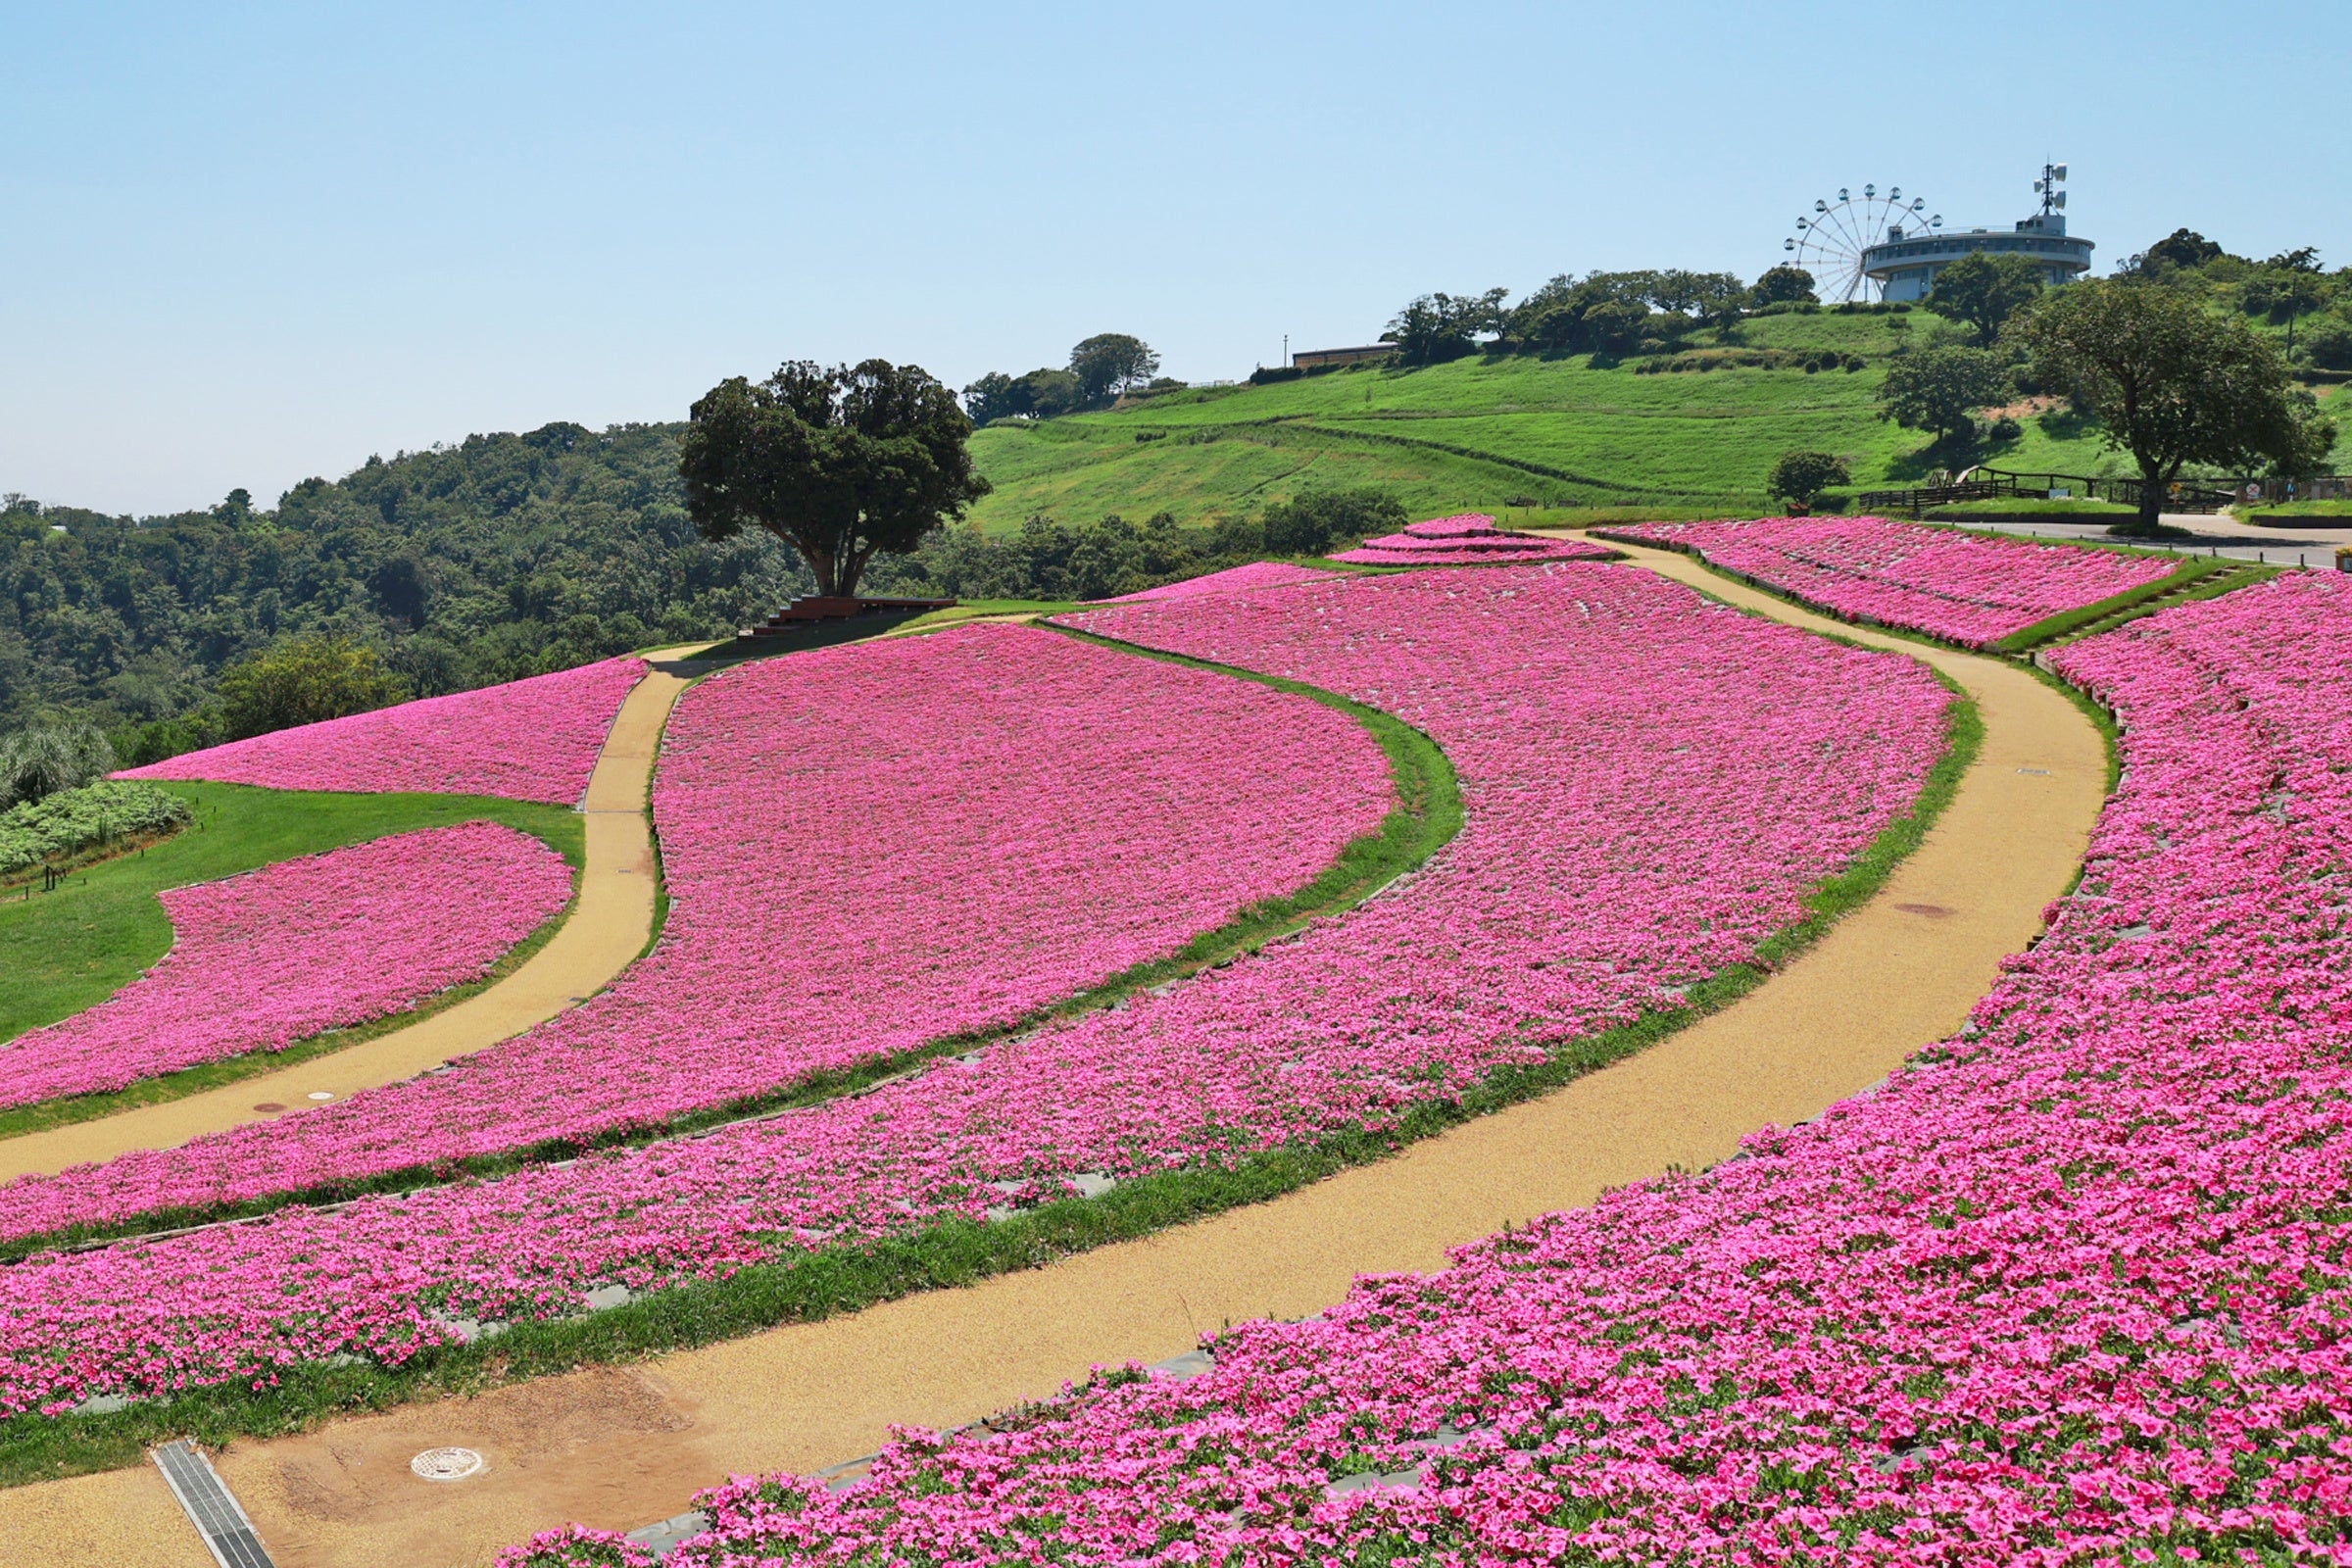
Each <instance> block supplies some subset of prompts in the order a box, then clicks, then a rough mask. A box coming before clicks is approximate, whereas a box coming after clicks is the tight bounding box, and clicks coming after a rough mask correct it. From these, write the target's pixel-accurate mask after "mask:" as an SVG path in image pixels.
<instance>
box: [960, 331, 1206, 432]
mask: <svg viewBox="0 0 2352 1568" xmlns="http://www.w3.org/2000/svg"><path fill="white" fill-rule="evenodd" d="M1158 371H1159V356H1158V355H1157V354H1156V353H1154V352H1153V351H1152V346H1151V345H1150V344H1149V343H1146V342H1145V341H1144V340H1143V339H1142V338H1140V337H1136V336H1135V335H1133V334H1132V333H1128V332H1097V333H1096V334H1095V335H1094V336H1093V337H1090V338H1085V339H1083V340H1081V341H1080V342H1079V343H1078V344H1076V345H1075V346H1074V347H1072V348H1071V350H1070V364H1069V368H1067V369H1061V370H1056V369H1054V368H1050V367H1040V368H1037V369H1034V370H1031V371H1030V372H1029V373H1028V374H1027V375H1007V374H1005V372H1004V371H1003V370H991V371H989V372H988V373H987V374H986V375H984V376H982V377H980V379H979V380H977V381H974V382H973V383H972V384H971V385H970V386H967V387H965V388H964V389H963V408H964V412H965V413H967V414H969V415H970V416H971V417H972V422H973V423H974V424H989V423H992V422H994V421H995V420H998V419H1050V418H1053V417H1054V416H1056V415H1061V414H1075V413H1077V412H1078V411H1079V410H1081V409H1096V408H1103V407H1104V406H1106V405H1108V404H1109V403H1110V401H1111V400H1112V399H1113V398H1116V397H1118V396H1119V395H1120V394H1121V393H1125V392H1132V391H1135V390H1137V389H1138V388H1144V387H1147V386H1149V387H1154V388H1166V387H1175V386H1181V385H1183V384H1184V383H1182V382H1181V381H1167V380H1153V379H1152V378H1153V376H1155V375H1156V374H1157V373H1158Z"/></svg>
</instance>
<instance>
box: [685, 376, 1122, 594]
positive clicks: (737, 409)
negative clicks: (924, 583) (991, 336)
mask: <svg viewBox="0 0 2352 1568" xmlns="http://www.w3.org/2000/svg"><path fill="white" fill-rule="evenodd" d="M1082 346H1083V345H1082ZM971 435H972V421H971V419H970V417H967V416H966V415H965V414H964V412H963V410H962V409H961V408H960V407H958V406H957V404H956V397H955V394H954V393H952V392H950V391H949V390H948V389H947V388H946V387H944V386H942V385H940V384H939V382H938V381H936V380H934V379H933V378H932V377H931V374H930V372H928V371H926V370H925V369H923V368H922V367H920V366H918V365H893V364H891V363H890V362H889V361H888V360H866V361H863V362H862V363H860V364H858V365H854V366H851V365H838V366H834V367H832V368H829V369H828V368H824V367H821V366H818V365H816V364H815V363H814V362H812V361H809V360H793V361H789V362H787V363H786V364H785V365H784V366H782V367H781V368H778V369H777V371H776V373H775V374H773V375H771V376H769V377H768V378H767V379H766V380H764V381H761V382H760V383H759V384H758V385H757V386H755V385H753V384H752V383H751V382H750V381H748V380H746V379H744V378H743V377H742V376H740V375H738V376H734V377H731V378H730V379H728V380H725V381H721V382H720V383H719V384H718V385H717V386H715V387H712V388H711V390H710V392H708V393H706V394H705V395H704V396H703V397H702V398H701V399H700V400H698V401H697V402H696V403H695V405H694V410H693V414H692V417H690V418H689V419H688V421H687V425H686V433H685V434H684V435H683V436H682V437H680V438H679V442H678V471H679V473H680V474H681V475H683V476H684V478H685V481H686V511H687V514H688V515H690V516H692V517H693V518H694V521H695V526H696V527H698V528H700V529H701V530H702V534H703V537H704V538H705V539H709V540H712V541H723V540H727V539H732V538H734V537H735V536H736V535H737V534H739V533H742V532H743V531H744V530H745V529H746V528H764V529H766V530H767V531H768V532H769V533H771V534H774V535H775V536H776V537H777V538H778V539H781V540H783V541H784V542H785V543H786V544H789V545H790V546H792V548H793V549H794V550H795V551H796V552H798V553H799V555H800V558H801V560H802V561H803V562H805V563H806V564H808V567H809V571H810V572H811V573H812V574H813V575H814V576H815V578H816V591H817V592H818V593H820V594H826V595H837V594H855V593H856V592H857V591H858V580H859V579H860V578H861V577H863V576H864V575H865V568H866V564H868V563H869V562H871V561H872V560H873V559H874V557H876V556H877V555H905V554H907V552H908V551H910V550H912V549H913V548H914V547H915V545H916V544H918V543H919V542H920V541H921V540H922V538H923V536H924V535H925V534H927V533H929V532H931V530H932V529H934V528H937V527H940V526H942V525H943V524H946V523H950V522H955V521H957V520H959V519H960V518H961V517H962V516H963V514H964V510H965V509H966V508H967V507H969V506H970V505H971V504H972V503H973V502H975V501H977V500H979V499H980V498H981V497H982V496H984V495H986V494H988V490H989V485H988V481H987V480H986V479H984V478H982V477H981V476H980V474H979V472H978V470H976V469H975V468H974V467H973V466H972V456H971V452H970V450H969V449H968V446H967V443H968V442H969V441H970V440H971Z"/></svg>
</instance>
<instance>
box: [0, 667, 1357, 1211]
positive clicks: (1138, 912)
mask: <svg viewBox="0 0 2352 1568" xmlns="http://www.w3.org/2000/svg"><path fill="white" fill-rule="evenodd" d="M1394 801H1395V790H1394V788H1393V786H1392V784H1391V781H1390V776H1389V770H1388V763H1387V760H1386V759H1385V758H1384V757H1383V756H1382V754H1381V750H1380V745H1379V743H1378V742H1377V741H1376V740H1374V739H1373V738H1372V737H1371V735H1369V734H1368V733H1367V732H1366V731H1365V730H1364V729H1363V727H1362V726H1361V725H1359V724H1357V723H1356V722H1355V721H1354V720H1353V719H1351V718H1349V717H1348V715H1346V714H1345V713H1342V712H1339V711H1334V710H1333V709H1330V708H1327V707H1324V706H1323V705H1321V704H1319V703H1316V702H1313V701H1311V700H1309V699H1307V698H1304V697H1299V696H1296V695H1293V694H1290V693H1286V692H1280V691H1276V690H1273V689H1271V688H1269V687H1266V686H1262V685H1259V684H1257V683H1255V682H1251V681H1245V680H1237V679H1235V678H1233V677H1232V676H1230V675H1224V674H1219V673H1215V672H1213V671H1206V670H1200V669H1191V668H1186V667H1184V666H1181V665H1177V664H1171V663H1168V662H1164V661H1159V660H1148V659H1138V658H1136V657H1135V656H1134V655H1132V654H1127V653H1121V652H1118V651H1116V650H1111V649H1105V648H1100V647H1095V646H1092V645H1089V644H1086V643H1083V642H1080V641H1079V640H1077V639H1075V638H1071V637H1065V636H1061V635H1059V634H1057V633H1054V632H1049V631H1041V630H1037V629H1034V628H1030V627H1022V626H989V625H982V626H972V627H965V628H961V629H956V630H950V631H946V632H939V633H934V634H932V635H929V636H925V637H918V638H907V639H900V640H897V641H893V642H889V643H884V644H879V645H875V646H870V647H842V648H836V649H827V650H820V651H816V652H811V653H808V654H802V655H794V656H792V657H790V658H785V659H773V660H763V661H760V662H753V663H749V664H743V665H739V666H738V667H736V668H734V669H732V670H729V671H726V672H725V673H723V674H719V675H716V676H713V677H712V678H711V679H710V680H708V681H705V682H703V683H702V684H700V685H698V686H696V687H694V688H693V689H692V690H691V691H690V692H689V693H688V694H687V695H686V696H685V697H684V698H683V699H681V700H680V702H679V704H678V707H677V709H676V711H675V712H674V714H673V716H672V718H671V720H670V725H669V732H668V736H667V740H666V743H665V746H664V750H663V755H662V764H661V770H660V774H659V779H658V782H657V785H656V788H655V792H654V811H655V820H656V823H657V824H658V826H659V828H660V830H661V842H662V865H663V871H664V878H665V883H666V886H667V888H668V890H669V894H670V901H671V902H670V911H669V917H668V923H667V925H666V927H665V928H664V932H663V936H662V942H661V944H660V946H659V947H657V948H656V950H655V951H654V953H653V955H652V956H650V957H648V958H647V959H645V960H644V961H642V962H640V963H638V964H637V965H636V966H634V967H633V968H631V969H630V970H629V971H628V972H627V973H626V974H624V975H623V976H622V977H621V979H620V980H619V981H618V982H617V983H616V984H615V985H613V987H612V988H611V989H610V990H608V991H606V992H604V993H603V994H601V995H599V996H597V997H595V998H594V999H592V1000H591V1001H589V1002H588V1003H587V1004H586V1005H583V1006H580V1007H576V1008H573V1009H572V1010H570V1011H568V1012H565V1013H564V1014H562V1015H560V1016H558V1017H556V1018H554V1019H551V1020H549V1021H548V1022H547V1023H545V1024H542V1025H540V1026H539V1027H538V1028H537V1029H535V1030H533V1031H531V1032H530V1033H529V1034H526V1035H523V1036H521V1037H520V1038H518V1039H515V1040H513V1041H509V1042H506V1043H504V1044H502V1045H499V1046H495V1047H493V1048H491V1049H490V1050H488V1051H484V1052H481V1053H478V1054H474V1055H471V1056H466V1057H464V1058H462V1059H460V1060H458V1061H456V1062H454V1063H452V1064H451V1065H450V1066H449V1067H447V1068H446V1069H444V1070H442V1071H439V1072H436V1073H433V1074H430V1075H427V1076H425V1077H422V1078H416V1079H411V1080H409V1081H407V1082H405V1083H398V1084H392V1085H388V1086H386V1087H384V1088H381V1089H374V1090H368V1091H364V1092H362V1093H360V1094H357V1095H354V1096H352V1097H351V1098H350V1099H348V1100H345V1101H341V1102H338V1103H335V1104H332V1105H327V1106H323V1107H320V1108H318V1109H315V1110H306V1111H304V1112H302V1113H301V1114H299V1115H295V1116H290V1117H284V1118H280V1119H278V1120H275V1121H272V1122H269V1123H265V1124H256V1125H251V1126H245V1127H239V1128H236V1129H233V1130H231V1131H228V1132H225V1133H221V1134H216V1135H213V1136H209V1137H205V1138H200V1139H197V1140H195V1141H194V1142H192V1143H189V1144H186V1145H183V1146H181V1147H179V1148H176V1149H171V1150H159V1151H153V1152H141V1153H135V1154H128V1155H124V1156H123V1157H121V1158H119V1159H117V1160H115V1161H113V1162H112V1163H110V1164H107V1165H104V1166H98V1167H91V1168H86V1169H83V1170H79V1171H74V1172H69V1173H66V1174H65V1175H63V1176H60V1177H57V1178H50V1179H44V1178H31V1179H27V1180H25V1181H20V1182H18V1183H15V1184H13V1185H11V1186H8V1187H5V1188H0V1235H13V1236H20V1237H21V1236H25V1235H27V1234H32V1233H36V1232H48V1231H54V1230H56V1229H58V1228H60V1227H61V1226H62V1225H70V1224H73V1223H74V1222H76V1221H80V1222H85V1223H86V1222H90V1221H97V1222H101V1223H108V1222H118V1221H119V1220H120V1218H121V1217H122V1216H124V1215H128V1214H136V1213H139V1212H143V1211H149V1210H156V1209H164V1208H178V1207H198V1206H202V1205H203V1204H206V1203H223V1202H237V1201H249V1200H253V1199H257V1198H263V1197H268V1196H271V1195H278V1194H284V1193H287V1192H295V1191H304V1190H315V1189H318V1188H319V1187H321V1186H323V1185H326V1184H329V1183H336V1182H353V1181H358V1180H361V1179H365V1178H368V1177H373V1176H378V1175H381V1174H383V1173H384V1172H386V1171H391V1170H400V1169H410V1168H417V1167H425V1168H431V1167H436V1166H438V1167H446V1166H447V1165H449V1164H450V1163H451V1162H453V1161H457V1160H461V1159H465V1158H467V1157H471V1156H478V1155H485V1154H499V1153H506V1152H513V1151H515V1150H518V1149H526V1148H532V1147H535V1146H541V1145H546V1144H550V1143H552V1142H561V1143H563V1144H564V1145H565V1146H566V1147H569V1148H577V1147H580V1146H582V1145H586V1144H589V1143H592V1142H595V1141H597V1140H600V1139H608V1138H610V1137H612V1136H613V1135H614V1134H617V1133H623V1132H628V1131H631V1130H636V1129H642V1128H648V1127H658V1126H661V1125H662V1124H663V1123H666V1122H669V1121H671V1120H674V1119H675V1118H677V1117H679V1116H682V1115H688V1114H692V1113H697V1112H705V1111H709V1110H711V1109H713V1108H714V1107H720V1106H728V1105H733V1104H740V1103H747V1102H754V1101H757V1100H758V1099H760V1097H762V1096H767V1095H772V1094H774V1093H776V1092H778V1091H780V1090H783V1089H788V1088H790V1087H791V1086H792V1085H793V1084H794V1083H795V1082H796V1081H798V1080H801V1079H804V1078H806V1077H808V1076H809V1074H810V1073H813V1072H820V1071H827V1070H833V1069H839V1068H844V1067H851V1066H856V1065H858V1064H859V1063H862V1062H869V1061H872V1060H874V1059H875V1058H877V1057H882V1056H888V1055H891V1054H897V1053H900V1052H905V1051H908V1050H911V1049H913V1048H915V1047H919V1046H922V1045H925V1044H927V1043H929V1042H931V1041H935V1040H939V1039H942V1038H944V1037H947V1036H952V1035H958V1034H963V1033H966V1032H970V1031H978V1030H987V1029H994V1028H1001V1027H1003V1026H1005V1025H1007V1024H1010V1023H1013V1022H1015V1021H1016V1020H1018V1019H1020V1018H1021V1017H1023V1016H1024V1015H1026V1014H1029V1013H1031V1012H1034V1011H1036V1010H1037V1009H1039V1008H1041V1007H1045V1006H1048V1005H1052V1004H1054V1003H1055V1002H1057V1001H1059V1000H1061V999H1062V998H1064V997H1067V996H1069V995H1071V994H1073V993H1075V992H1078V991H1082V990H1085V989H1086V988H1088V987H1090V986H1095V985H1099V984H1101V983H1102V982H1103V981H1105V980H1108V979H1109V978H1110V977H1112V976H1113V975H1116V974H1118V973H1119V972H1120V971H1122V970H1125V969H1128V968H1130V967H1132V966H1134V965H1136V964H1140V963H1147V962H1151V961H1152V960H1155V959H1159V958H1164V957H1166V956H1169V955H1171V954H1173V953H1175V952H1176V951H1177V950H1178V949H1180V948H1182V947H1183V946H1184V944H1185V943H1186V942H1187V941H1189V940H1190V939H1191V938H1192V937H1193V936H1194V935H1195V934H1196V933H1198V932H1201V931H1203V930H1207V929H1210V928H1212V927H1215V926H1219V925H1222V924H1224V923H1225V922H1227V921H1229V920H1231V919H1233V918H1234V917H1235V916H1236V915H1238V914H1239V913H1240V912H1241V911H1242V910H1243V909H1244V908H1245V907H1248V906H1250V905H1252V904H1255V903H1257V902H1259V901H1260V900H1264V899H1269V898H1278V897H1281V896H1283V895H1286V894H1288V893H1291V892H1292V891H1294V890H1295V889H1298V888H1300V887H1303V886H1304V885H1305V884H1307V883H1308V882H1311V881H1313V880H1314V879H1315V877H1316V876H1317V875H1319V874H1320V873H1321V872H1322V871H1323V869H1324V868H1325V867H1326V866H1328V865H1329V864H1330V863H1331V862H1332V861H1333V860H1334V859H1335V858H1338V856H1339V854H1340V851H1341V850H1342V849H1343V848H1344V847H1345V846H1346V845H1347V844H1348V841H1350V840H1351V839H1355V838H1357V837H1360V836H1362V835H1364V834H1368V833H1372V832H1375V831H1377V830H1378V828H1379V826H1380V822H1381V819H1382V818H1383V817H1384V816H1385V815H1386V814H1387V812H1388V810H1389V809H1390V807H1391V805H1392V804H1393V803H1394ZM820 931H821V932H823V933H825V935H824V937H823V939H822V940H817V939H815V938H814V937H813V935H812V934H813V933H816V932H820Z"/></svg>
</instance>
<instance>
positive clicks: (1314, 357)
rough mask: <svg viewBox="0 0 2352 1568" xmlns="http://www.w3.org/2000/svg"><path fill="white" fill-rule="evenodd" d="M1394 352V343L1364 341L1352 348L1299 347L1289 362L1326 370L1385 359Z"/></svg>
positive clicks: (1297, 366)
mask: <svg viewBox="0 0 2352 1568" xmlns="http://www.w3.org/2000/svg"><path fill="white" fill-rule="evenodd" d="M1396 352H1397V345H1396V344H1394V343H1366V344H1364V345H1363V346H1361V347H1360V348H1352V349H1300V350H1299V352H1298V353H1296V354H1294V355H1292V356H1291V364H1292V365H1293V366H1295V367H1296V368H1299V369H1301V370H1328V369H1330V368H1332V367H1334V366H1338V365H1363V364H1366V363H1368V362H1370V361H1373V360H1385V359H1387V358H1388V357H1389V356H1390V355H1392V354H1394V353H1396Z"/></svg>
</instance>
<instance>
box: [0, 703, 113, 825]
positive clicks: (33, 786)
mask: <svg viewBox="0 0 2352 1568" xmlns="http://www.w3.org/2000/svg"><path fill="white" fill-rule="evenodd" d="M114 767H115V749H114V747H112V746H111V745H109V744H108V743H107V739H106V737H105V736H104V735H101V734H99V733H98V731H97V729H96V728H95V727H93V726H92V725H90V724H88V723H84V722H81V721H78V720H76V721H73V722H69V723H64V724H50V725H44V726H41V727H39V728H35V729H25V730H19V731H18V732H17V733H16V734H14V735H11V736H9V737H8V738H7V739H6V740H0V807H10V806H15V805H18V804H19V803H21V802H25V801H38V800H41V799H44V798H45V797H47V796H51V795H55V794H58V793H60V792H61V791H64V790H71V789H77V788H79V787H80V786H81V785H84V784H87V783H88V782H89V781H90V780H92V779H94V778H103V777H104V776H105V775H107V774H108V773H110V772H112V771H114Z"/></svg>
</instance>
